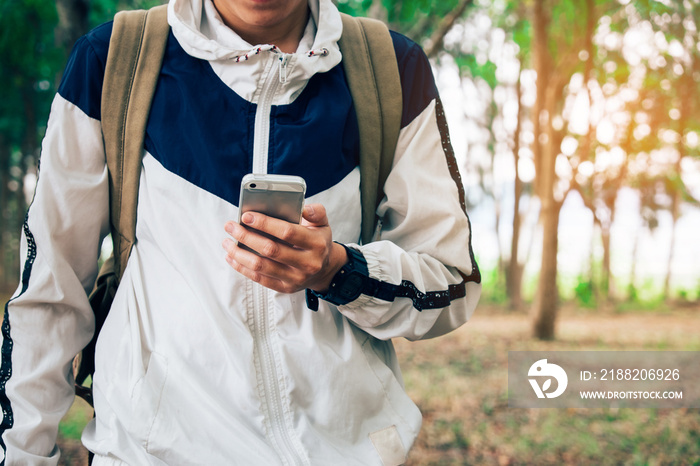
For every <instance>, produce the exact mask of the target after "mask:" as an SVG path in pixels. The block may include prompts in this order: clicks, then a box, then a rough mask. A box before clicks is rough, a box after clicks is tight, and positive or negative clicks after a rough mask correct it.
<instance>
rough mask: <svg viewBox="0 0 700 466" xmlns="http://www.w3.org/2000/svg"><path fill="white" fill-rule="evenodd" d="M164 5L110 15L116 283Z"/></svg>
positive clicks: (163, 30)
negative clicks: (111, 19) (112, 24)
mask: <svg viewBox="0 0 700 466" xmlns="http://www.w3.org/2000/svg"><path fill="white" fill-rule="evenodd" d="M169 31H170V26H169V25H168V21H167V5H161V6H158V7H155V8H152V9H150V10H146V11H144V10H135V11H122V12H119V13H117V15H116V16H115V17H114V26H113V29H112V37H111V39H110V43H109V52H108V54H107V64H106V66H105V77H104V82H103V88H102V110H101V113H102V116H101V118H102V134H103V137H104V144H105V152H106V157H107V167H108V168H109V194H110V215H111V228H112V241H113V243H114V259H115V265H114V267H115V268H114V271H115V274H116V277H117V279H121V276H122V274H123V273H124V266H125V265H126V261H127V259H128V258H129V254H130V252H131V247H132V246H133V244H134V241H135V236H136V235H135V230H136V204H137V200H138V189H139V178H140V175H141V157H142V154H143V145H144V137H145V133H146V122H147V121H148V113H149V111H150V108H151V101H152V100H153V93H154V91H155V87H156V83H157V81H158V75H159V74H160V67H161V64H162V61H163V55H164V54H165V46H166V43H167V40H168V35H169Z"/></svg>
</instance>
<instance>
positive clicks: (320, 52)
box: [231, 44, 330, 63]
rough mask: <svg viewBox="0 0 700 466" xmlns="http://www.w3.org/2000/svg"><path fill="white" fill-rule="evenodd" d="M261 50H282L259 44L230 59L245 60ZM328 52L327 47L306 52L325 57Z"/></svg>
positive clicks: (273, 51)
mask: <svg viewBox="0 0 700 466" xmlns="http://www.w3.org/2000/svg"><path fill="white" fill-rule="evenodd" d="M262 52H272V53H282V51H281V50H280V49H279V48H277V46H276V45H271V44H267V45H261V46H260V47H256V48H254V49H252V50H251V51H250V52H248V53H245V54H243V55H237V56H235V57H232V58H231V59H232V60H234V61H235V62H236V63H239V62H242V61H246V60H248V59H249V58H250V57H252V56H255V55H260V53H262ZM329 53H330V52H329V51H328V49H327V48H325V47H324V48H321V49H315V50H309V51H308V52H307V53H306V56H307V57H325V56H327V55H328V54H329Z"/></svg>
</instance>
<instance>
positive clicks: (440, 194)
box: [339, 34, 481, 340]
mask: <svg viewBox="0 0 700 466" xmlns="http://www.w3.org/2000/svg"><path fill="white" fill-rule="evenodd" d="M394 45H395V49H396V50H397V59H398V62H399V70H400V72H401V80H402V90H403V95H404V112H403V119H402V120H403V121H402V129H401V132H400V134H399V141H398V145H397V149H396V154H395V158H394V163H393V167H392V171H391V173H390V174H389V177H388V178H387V180H386V184H385V186H384V192H385V198H384V200H383V201H382V202H381V203H380V205H379V207H378V210H377V213H378V215H379V218H380V219H381V222H382V229H381V236H380V238H379V240H378V241H374V242H371V243H369V244H365V245H362V246H359V245H349V246H352V247H355V248H357V249H359V250H360V251H361V252H362V254H363V256H364V257H365V260H366V261H367V269H368V273H369V277H370V280H369V282H370V284H369V286H366V287H365V288H367V293H369V294H365V293H363V294H361V295H360V297H359V298H357V299H356V300H354V301H352V302H350V303H347V304H344V305H341V306H340V307H339V310H340V312H341V313H343V314H344V315H345V316H346V317H348V318H349V319H350V320H352V321H353V322H354V323H355V324H356V325H358V326H359V327H360V328H362V329H363V330H365V331H366V332H368V333H370V334H371V335H373V336H375V337H377V338H380V339H390V338H394V337H405V338H408V339H411V340H415V339H422V338H431V337H435V336H438V335H442V334H445V333H447V332H449V331H451V330H453V329H455V328H457V327H458V326H460V325H462V324H463V323H464V322H466V321H467V319H468V318H469V317H470V316H471V314H472V312H473V311H474V308H475V307H476V304H477V302H478V300H479V296H480V294H481V284H480V282H481V277H480V274H479V269H478V266H477V264H476V261H475V260H474V256H473V253H472V248H471V231H470V223H469V218H468V216H467V212H466V207H465V194H464V187H463V185H462V181H461V179H460V175H459V171H458V169H457V163H456V160H455V156H454V152H453V150H452V147H451V144H450V140H449V135H448V131H447V123H446V120H445V115H444V111H443V109H442V104H441V102H440V99H439V96H438V93H437V89H436V87H435V82H434V80H433V75H432V70H431V68H430V64H429V62H428V60H427V57H425V54H424V53H423V52H422V50H420V48H419V47H418V46H417V45H416V44H414V43H412V42H410V41H408V40H407V39H405V38H403V37H402V36H398V35H395V34H394ZM370 290H371V291H370Z"/></svg>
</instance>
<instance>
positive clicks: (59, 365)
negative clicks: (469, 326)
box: [0, 0, 480, 465]
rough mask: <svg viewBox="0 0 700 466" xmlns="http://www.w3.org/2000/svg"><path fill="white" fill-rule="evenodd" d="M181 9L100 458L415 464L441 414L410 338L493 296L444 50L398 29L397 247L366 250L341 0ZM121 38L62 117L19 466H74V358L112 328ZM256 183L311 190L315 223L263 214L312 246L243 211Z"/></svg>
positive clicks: (27, 248)
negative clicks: (438, 80)
mask: <svg viewBox="0 0 700 466" xmlns="http://www.w3.org/2000/svg"><path fill="white" fill-rule="evenodd" d="M168 8H169V10H168V22H169V23H170V25H171V36H170V38H169V41H168V45H167V49H166V52H165V58H164V61H163V66H162V70H161V74H160V78H159V81H158V87H157V89H156V94H155V96H154V101H153V105H152V108H151V112H150V116H149V122H148V126H147V130H146V142H145V148H144V149H145V153H144V158H143V169H142V173H141V178H140V183H141V184H140V191H139V204H138V217H137V218H138V222H137V226H136V238H137V242H136V244H135V246H134V248H133V249H132V252H131V256H130V258H129V262H128V265H127V267H126V270H125V272H124V275H123V277H122V281H121V284H120V287H119V290H118V292H117V295H116V297H115V300H114V303H113V306H112V309H111V311H110V314H109V316H108V318H107V321H106V322H105V325H104V327H103V329H102V331H101V333H100V336H99V340H98V343H97V350H96V370H95V375H94V379H93V389H94V397H95V411H96V419H94V420H93V421H92V422H91V423H90V424H89V425H88V427H87V428H86V430H85V432H84V434H83V442H84V444H85V445H86V446H87V447H88V448H89V449H90V450H91V451H92V452H94V453H95V461H94V464H97V465H106V464H115V465H116V464H129V465H142V464H169V465H181V464H197V465H201V464H219V465H230V464H241V465H267V464H288V465H297V464H300V465H301V464H319V465H326V464H356V465H371V464H399V463H401V462H402V461H403V460H404V458H405V456H406V454H407V451H408V449H409V448H410V447H411V445H412V443H413V441H414V439H415V437H416V435H417V434H418V430H419V428H420V423H421V415H420V412H419V411H418V409H417V408H416V406H415V405H414V404H413V403H412V402H411V400H410V399H409V398H408V397H407V395H406V394H405V392H404V390H403V387H402V382H401V376H400V371H399V367H398V363H397V360H396V356H395V353H394V351H393V347H392V345H391V342H390V339H391V338H396V337H404V338H408V339H411V340H414V339H420V338H429V337H434V336H438V335H441V334H444V333H446V332H449V331H451V330H453V329H454V328H456V327H458V326H459V325H461V324H462V323H464V322H465V321H466V320H467V319H468V318H469V316H470V315H471V313H472V312H473V309H474V307H475V306H476V302H477V301H478V297H479V293H480V285H479V273H478V269H477V266H476V263H475V262H474V261H473V257H472V253H471V247H470V231H469V221H468V218H467V215H466V212H465V211H464V206H463V201H462V202H460V197H461V198H462V199H463V192H462V191H461V190H462V187H461V183H460V182H459V175H458V172H457V169H456V166H455V162H454V155H453V153H452V149H451V147H450V145H449V139H448V136H447V132H446V126H445V123H444V114H443V113H442V108H441V104H440V102H439V99H438V96H437V91H436V88H435V84H434V81H433V78H432V73H431V69H430V66H429V63H428V61H427V59H426V57H425V55H424V54H423V53H422V51H421V50H420V49H419V47H418V46H416V44H414V43H412V42H411V41H409V40H408V39H406V38H405V37H403V36H400V35H398V34H393V33H392V39H393V42H394V48H395V51H396V55H397V61H398V64H399V69H400V71H401V84H402V90H403V95H404V109H403V116H402V129H401V133H400V136H399V141H398V145H397V151H396V155H395V158H394V166H393V168H392V171H391V173H390V175H389V177H388V179H387V181H386V184H385V186H384V192H385V194H386V196H385V198H384V200H383V201H382V203H381V204H380V205H379V207H378V210H377V213H378V215H379V216H380V218H381V219H382V222H383V223H382V224H383V228H382V232H381V238H380V239H379V240H377V241H374V242H371V243H368V244H362V245H358V244H357V243H358V241H359V238H360V211H361V207H360V193H359V183H360V174H359V168H358V137H359V135H358V127H357V121H356V118H355V113H354V108H353V105H352V100H351V97H350V93H349V91H348V89H347V84H346V81H345V76H344V72H343V69H342V66H341V59H342V56H341V53H340V51H339V49H338V45H337V41H338V39H339V37H340V35H341V30H342V25H341V20H340V16H339V13H338V11H337V9H336V8H335V7H334V5H333V4H332V3H331V1H330V0H308V2H307V0H215V1H213V2H212V1H210V0H172V1H171V2H170V4H169V7H168ZM110 35H111V24H106V25H103V26H100V27H98V28H96V29H95V30H94V31H92V32H91V33H89V34H88V35H87V36H85V37H84V38H82V39H81V40H80V41H79V42H78V43H77V44H76V46H75V49H74V51H73V54H72V55H71V58H70V60H69V63H68V65H67V68H66V72H65V74H64V78H63V81H62V83H61V86H60V88H59V92H58V95H57V96H56V99H55V101H54V103H53V106H52V110H51V115H50V118H49V124H48V128H47V133H46V137H45V140H44V143H43V151H42V159H41V175H40V177H39V181H38V185H37V191H36V194H35V200H34V202H33V204H32V206H31V208H30V209H29V212H28V214H27V221H26V224H25V227H24V240H23V252H24V254H25V257H26V258H27V260H26V261H25V263H24V265H23V274H22V283H21V284H20V287H19V289H18V291H17V293H16V295H15V297H14V298H13V299H12V300H11V301H10V302H9V303H8V305H7V307H6V313H5V320H4V323H3V346H2V348H3V352H2V368H1V371H0V380H1V381H2V384H0V389H2V392H0V403H1V404H2V408H3V414H4V418H3V423H2V432H1V437H0V438H1V439H2V447H3V451H4V453H5V464H56V462H57V461H58V457H59V452H58V449H57V448H56V447H55V441H56V432H57V425H58V422H59V420H60V419H61V417H62V416H63V414H64V413H65V412H66V411H67V410H68V408H69V406H70V404H71V402H72V400H73V386H72V375H71V373H70V372H71V371H70V366H71V360H72V358H73V356H74V355H75V354H76V353H78V352H79V351H80V350H81V349H82V348H83V347H84V346H85V345H86V344H87V342H88V341H89V340H90V338H91V336H92V332H93V327H94V316H93V313H92V311H91V309H90V307H89V304H88V301H87V297H86V292H88V291H89V290H90V288H91V287H92V284H93V282H94V279H95V275H96V263H97V255H98V250H99V247H100V244H101V241H102V238H104V236H105V235H106V233H107V232H108V223H109V212H108V210H109V209H108V205H109V204H108V186H107V176H108V175H107V168H106V166H105V155H104V149H103V142H102V135H101V127H100V117H101V115H100V95H101V90H102V78H103V75H104V63H105V57H106V53H107V47H108V44H109V38H110ZM312 52H313V53H312ZM248 172H256V173H265V172H269V173H284V174H293V175H299V176H302V177H304V178H305V179H306V183H307V195H308V198H307V200H306V204H307V207H306V208H305V210H304V213H303V217H304V219H303V221H302V224H301V225H291V224H287V223H284V222H282V221H279V220H275V219H271V218H268V217H265V216H263V215H261V214H259V213H251V214H247V215H244V216H243V218H242V220H243V222H244V223H246V224H248V225H249V226H252V227H254V228H256V229H259V230H262V231H264V232H267V233H269V234H271V235H272V236H273V237H276V238H280V239H283V240H285V241H287V242H288V243H291V245H292V246H285V245H284V244H282V243H281V242H278V241H274V240H271V239H268V238H265V237H263V236H262V235H259V234H256V233H253V232H252V231H251V230H250V229H247V228H244V227H243V226H241V225H238V224H237V223H235V222H232V221H231V219H234V218H237V207H236V206H237V205H238V191H239V187H240V183H241V179H242V177H243V175H245V174H246V173H248ZM224 228H225V230H226V232H228V234H227V233H226V232H224ZM222 240H223V247H224V251H223V255H224V257H225V260H224V259H222V250H221V244H222ZM237 242H241V243H243V244H245V245H247V246H249V247H251V248H252V249H254V250H256V251H258V252H259V253H260V255H256V254H253V253H251V252H249V251H246V250H244V249H241V248H239V247H238V246H237ZM234 269H235V270H234ZM349 269H352V270H354V271H355V272H357V273H361V274H362V275H363V276H365V277H367V278H366V280H364V281H363V283H364V285H363V288H362V290H361V294H360V295H359V296H357V297H355V298H353V299H351V300H350V301H348V299H347V298H344V295H342V293H341V294H338V293H336V292H335V291H334V290H335V289H336V288H337V287H336V286H332V285H337V286H338V287H341V288H342V287H343V286H344V284H343V279H342V277H343V276H344V275H343V273H342V271H343V270H349ZM305 290H308V296H309V298H310V299H309V304H308V305H307V300H306V296H305V293H306V291H305ZM316 300H318V301H316Z"/></svg>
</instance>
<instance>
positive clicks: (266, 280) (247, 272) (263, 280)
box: [226, 254, 301, 293]
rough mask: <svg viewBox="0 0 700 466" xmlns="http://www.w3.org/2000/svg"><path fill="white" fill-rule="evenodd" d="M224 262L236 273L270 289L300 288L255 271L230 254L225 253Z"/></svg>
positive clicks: (281, 291) (286, 290)
mask: <svg viewBox="0 0 700 466" xmlns="http://www.w3.org/2000/svg"><path fill="white" fill-rule="evenodd" d="M226 262H228V263H229V265H230V266H231V267H232V268H233V269H234V270H236V271H237V272H238V273H240V274H241V275H243V276H244V277H246V278H249V279H250V280H252V281H254V282H257V283H259V284H261V285H262V286H264V287H266V288H269V289H271V290H274V291H277V292H280V293H293V292H295V291H299V290H300V289H301V288H292V287H291V286H290V285H289V284H287V283H286V282H284V281H282V280H280V279H278V278H275V277H269V276H267V275H264V274H261V273H258V272H255V271H253V270H251V269H249V268H248V267H246V266H244V265H243V264H241V263H240V262H238V261H237V260H236V259H234V258H233V257H231V256H230V255H228V254H227V255H226Z"/></svg>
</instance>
